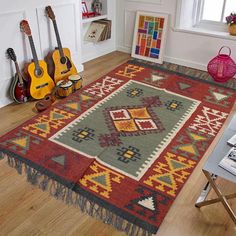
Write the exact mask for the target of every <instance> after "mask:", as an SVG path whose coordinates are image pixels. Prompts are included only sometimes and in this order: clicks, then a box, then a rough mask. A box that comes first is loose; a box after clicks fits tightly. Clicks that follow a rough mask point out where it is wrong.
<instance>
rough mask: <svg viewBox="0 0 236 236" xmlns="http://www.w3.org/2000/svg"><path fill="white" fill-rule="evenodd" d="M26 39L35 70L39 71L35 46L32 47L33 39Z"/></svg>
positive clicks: (30, 37)
mask: <svg viewBox="0 0 236 236" xmlns="http://www.w3.org/2000/svg"><path fill="white" fill-rule="evenodd" d="M28 38H29V43H30V48H31V52H32V56H33V61H34V64H35V68H36V69H40V66H39V60H38V56H37V53H36V49H35V46H34V41H33V37H32V36H28Z"/></svg>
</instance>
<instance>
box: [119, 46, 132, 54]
mask: <svg viewBox="0 0 236 236" xmlns="http://www.w3.org/2000/svg"><path fill="white" fill-rule="evenodd" d="M116 50H117V51H120V52H125V53H131V51H132V50H131V48H130V47H125V46H118V47H117V48H116Z"/></svg>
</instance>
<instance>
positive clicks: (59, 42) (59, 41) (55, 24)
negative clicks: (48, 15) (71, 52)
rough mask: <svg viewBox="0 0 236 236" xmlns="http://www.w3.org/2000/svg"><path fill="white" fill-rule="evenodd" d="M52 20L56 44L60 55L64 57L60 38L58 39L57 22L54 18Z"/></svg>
mask: <svg viewBox="0 0 236 236" xmlns="http://www.w3.org/2000/svg"><path fill="white" fill-rule="evenodd" d="M52 22H53V27H54V30H55V34H56V39H57V45H58V49H59V53H60V57H64V56H65V55H64V52H63V49H62V44H61V39H60V35H59V31H58V28H57V22H56V20H55V19H54V20H52Z"/></svg>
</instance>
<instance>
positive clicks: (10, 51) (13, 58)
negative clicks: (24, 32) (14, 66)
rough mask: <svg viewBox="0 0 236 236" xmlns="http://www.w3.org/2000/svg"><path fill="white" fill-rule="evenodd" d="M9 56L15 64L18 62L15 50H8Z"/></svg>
mask: <svg viewBox="0 0 236 236" xmlns="http://www.w3.org/2000/svg"><path fill="white" fill-rule="evenodd" d="M7 56H8V57H9V58H10V59H11V60H12V61H14V62H16V54H15V52H14V49H13V48H8V49H7Z"/></svg>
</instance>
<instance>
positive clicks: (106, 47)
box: [80, 0, 119, 62]
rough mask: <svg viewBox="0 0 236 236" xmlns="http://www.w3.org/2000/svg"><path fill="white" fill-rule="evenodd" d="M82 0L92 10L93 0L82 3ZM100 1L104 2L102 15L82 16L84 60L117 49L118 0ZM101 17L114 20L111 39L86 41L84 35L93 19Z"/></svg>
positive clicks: (85, 0)
mask: <svg viewBox="0 0 236 236" xmlns="http://www.w3.org/2000/svg"><path fill="white" fill-rule="evenodd" d="M80 1H81V0H80ZM118 1H119V0H118ZM82 2H86V5H87V8H88V11H89V12H90V11H91V4H92V3H93V0H83V1H81V4H82ZM100 2H101V3H102V11H101V15H97V16H94V17H85V16H84V17H82V32H81V37H82V42H81V45H82V62H86V61H89V60H92V59H94V58H97V57H99V56H103V55H105V54H107V53H110V52H112V51H115V50H116V30H115V28H116V27H115V24H116V0H100ZM81 9H82V7H81ZM99 19H109V20H111V21H112V29H111V39H108V40H105V41H103V42H98V43H92V42H87V41H85V40H84V36H85V34H86V32H87V30H88V28H89V25H90V24H91V22H92V21H94V20H99Z"/></svg>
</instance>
